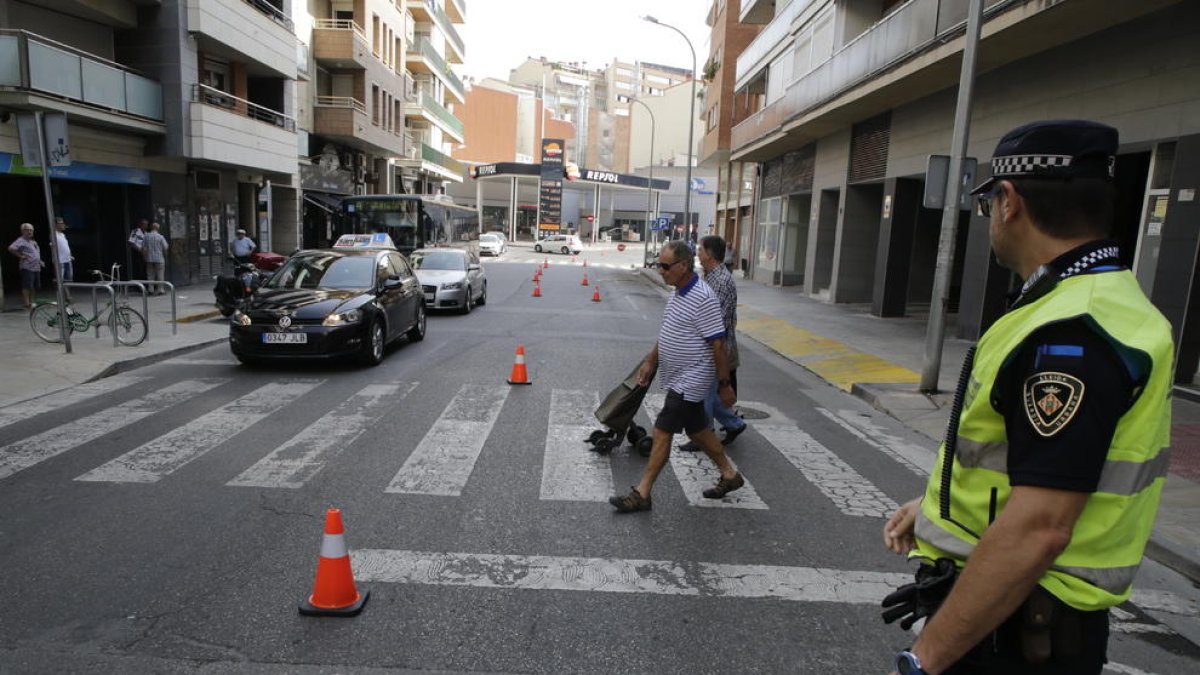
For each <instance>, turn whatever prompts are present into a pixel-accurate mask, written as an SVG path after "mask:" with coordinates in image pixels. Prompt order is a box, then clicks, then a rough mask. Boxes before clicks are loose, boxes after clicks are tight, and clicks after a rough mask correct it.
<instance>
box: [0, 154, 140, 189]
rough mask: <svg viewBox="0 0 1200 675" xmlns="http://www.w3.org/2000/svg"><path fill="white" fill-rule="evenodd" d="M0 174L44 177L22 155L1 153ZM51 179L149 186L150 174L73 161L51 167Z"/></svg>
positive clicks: (38, 169)
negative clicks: (22, 158) (65, 164)
mask: <svg viewBox="0 0 1200 675" xmlns="http://www.w3.org/2000/svg"><path fill="white" fill-rule="evenodd" d="M0 173H7V174H12V175H14V176H29V177H31V178H36V177H38V176H41V175H42V170H41V169H40V168H37V167H29V166H25V164H24V163H23V162H22V161H21V156H20V155H12V154H9V153H7V152H0ZM50 177H51V178H56V179H65V180H80V181H88V182H92V183H126V184H129V185H149V184H150V172H149V171H146V170H145V169H134V168H132V167H127V166H112V165H110V164H92V163H91V162H79V161H72V162H71V164H70V165H69V166H52V167H50Z"/></svg>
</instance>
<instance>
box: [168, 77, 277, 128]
mask: <svg viewBox="0 0 1200 675" xmlns="http://www.w3.org/2000/svg"><path fill="white" fill-rule="evenodd" d="M192 101H194V102H196V103H204V104H205V105H211V106H215V107H218V108H225V109H226V110H231V111H233V112H235V113H238V114H240V115H245V116H246V117H249V118H250V119H252V120H257V121H259V122H264V123H266V124H270V125H271V126H276V127H279V128H280V129H283V130H285V131H295V130H296V120H295V118H292V117H289V116H287V115H284V114H283V113H281V112H278V111H276V110H271V109H270V108H266V107H263V106H261V105H258V104H255V103H251V102H250V101H247V100H246V99H244V98H238V97H237V96H234V95H233V94H230V93H228V92H224V91H221V90H220V89H216V88H214V87H210V86H208V85H204V84H193V85H192Z"/></svg>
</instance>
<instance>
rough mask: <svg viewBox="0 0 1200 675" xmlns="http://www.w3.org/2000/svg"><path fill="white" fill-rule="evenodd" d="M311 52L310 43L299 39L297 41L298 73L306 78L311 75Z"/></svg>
mask: <svg viewBox="0 0 1200 675" xmlns="http://www.w3.org/2000/svg"><path fill="white" fill-rule="evenodd" d="M311 53H312V51H311V48H310V47H309V46H308V45H306V44H304V43H303V42H300V41H299V40H297V41H296V73H297V74H298V75H300V77H302V78H304V79H307V78H308V76H309V75H310V73H309V71H308V59H309V55H310V54H311Z"/></svg>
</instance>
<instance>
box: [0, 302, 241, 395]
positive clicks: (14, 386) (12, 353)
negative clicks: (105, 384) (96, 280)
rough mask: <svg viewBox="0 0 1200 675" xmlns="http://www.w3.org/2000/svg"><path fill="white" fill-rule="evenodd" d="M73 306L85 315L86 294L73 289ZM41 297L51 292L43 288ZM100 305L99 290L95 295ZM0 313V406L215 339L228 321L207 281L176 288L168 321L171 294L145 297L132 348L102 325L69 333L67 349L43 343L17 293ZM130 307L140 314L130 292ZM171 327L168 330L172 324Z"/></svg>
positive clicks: (88, 308)
mask: <svg viewBox="0 0 1200 675" xmlns="http://www.w3.org/2000/svg"><path fill="white" fill-rule="evenodd" d="M74 293H75V306H76V307H77V308H78V309H79V310H80V311H82V312H84V313H85V314H87V315H89V316H90V315H91V313H92V309H91V295H90V293H87V292H85V291H81V290H79V289H76V290H75V291H74ZM39 297H41V298H42V299H46V300H49V299H52V297H53V295H52V294H51V293H49V292H46V291H43V292H42V293H41V294H40V296H39ZM97 297H98V298H99V299H100V306H101V307H103V306H104V300H103V298H104V297H105V295H104V294H100V295H98V296H97ZM5 300H6V303H5V305H6V307H5V308H4V309H5V311H3V312H0V343H2V344H4V356H3V368H2V370H3V372H4V384H3V386H2V387H0V407H4V406H6V405H11V404H13V403H17V402H20V401H24V400H27V399H31V398H36V397H38V396H42V395H44V394H48V393H50V392H54V391H58V390H60V389H65V388H67V387H72V386H75V385H77V384H82V383H84V382H91V381H93V380H98V379H100V378H103V377H107V376H109V375H113V374H115V373H119V372H123V371H127V370H132V369H134V368H138V367H140V366H143V365H146V364H148V363H153V362H155V361H161V360H163V359H167V358H170V357H172V356H174V355H176V354H179V353H182V352H186V351H189V350H192V349H197V348H199V347H203V346H207V345H211V344H219V343H222V342H224V341H225V340H227V339H228V338H229V324H228V322H227V321H224V320H219V319H221V315H220V314H219V313H218V312H217V310H216V308H215V307H214V306H213V295H212V288H211V287H210V286H208V285H204V284H202V285H196V286H187V287H183V288H177V289H176V292H175V311H176V317H177V320H178V322H177V323H175V324H172V322H171V296H169V295H160V296H151V297H148V298H146V301H147V308H148V310H149V311H148V312H147V314H148V316H147V317H146V323H147V336H146V341H145V342H143V343H142V344H140V345H138V346H136V347H126V346H124V345H118V346H116V347H114V346H113V342H112V333H110V332H109V331H108V329H107V328H102V329H101V330H100V337H99V338H97V337H95V335H96V333H95V331H91V332H88V333H72V334H71V353H70V354H67V353H66V349H65V346H64V345H63V344H61V343H59V344H51V343H47V342H43V341H42V340H41V339H39V338H38V337H37V336H36V335H34V333H33V329H32V328H31V327H30V325H29V313H28V312H26V311H24V310H23V309H21V302H20V300H21V298H20V295H17V296H16V297H15V298H14V297H11V295H10V296H9V297H6V298H5ZM129 305H130V307H132V308H133V309H135V310H137V312H138V313H139V314H141V313H142V301H141V298H140V297H138V296H137V295H132V296H131V297H130V301H129ZM173 327H174V328H175V329H176V330H175V331H174V332H173V331H172V328H173Z"/></svg>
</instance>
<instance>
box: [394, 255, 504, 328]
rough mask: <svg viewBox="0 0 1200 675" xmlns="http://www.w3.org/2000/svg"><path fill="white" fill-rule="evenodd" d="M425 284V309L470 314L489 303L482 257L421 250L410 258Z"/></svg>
mask: <svg viewBox="0 0 1200 675" xmlns="http://www.w3.org/2000/svg"><path fill="white" fill-rule="evenodd" d="M408 259H409V261H410V262H412V266H413V268H414V269H415V270H416V272H417V280H418V281H420V282H421V290H422V292H423V293H424V295H425V306H426V307H427V308H429V309H456V310H458V311H459V312H462V313H463V314H467V313H469V312H470V311H471V309H472V308H473V307H474V306H475V305H483V304H486V303H487V277H486V276H485V275H484V273H483V266H482V265H480V264H479V258H478V257H477V256H476V255H475V254H474V253H473V252H471V251H466V250H463V249H456V248H421V249H417V250H415V251H413V252H412V253H410V254H409V255H408Z"/></svg>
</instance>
